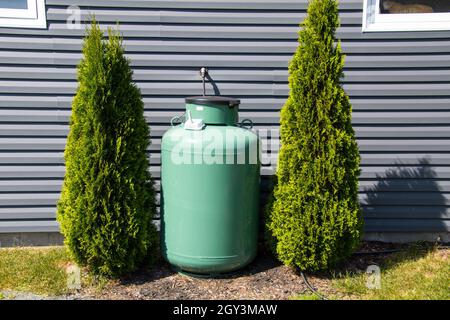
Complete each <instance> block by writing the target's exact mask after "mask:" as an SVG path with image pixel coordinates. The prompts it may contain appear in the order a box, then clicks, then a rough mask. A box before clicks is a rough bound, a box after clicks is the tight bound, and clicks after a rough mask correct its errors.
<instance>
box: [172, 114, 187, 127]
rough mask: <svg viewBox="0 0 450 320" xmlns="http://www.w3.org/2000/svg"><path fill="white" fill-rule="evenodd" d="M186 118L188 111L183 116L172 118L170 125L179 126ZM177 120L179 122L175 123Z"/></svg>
mask: <svg viewBox="0 0 450 320" xmlns="http://www.w3.org/2000/svg"><path fill="white" fill-rule="evenodd" d="M183 119H184V120H185V119H186V113H183V114H182V115H181V116H175V117H173V118H172V119H170V125H171V126H172V127H176V126H179V125H180V124H182V123H183V122H184V120H183ZM175 121H176V122H177V123H175Z"/></svg>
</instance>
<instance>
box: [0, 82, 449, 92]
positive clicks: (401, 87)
mask: <svg viewBox="0 0 450 320" xmlns="http://www.w3.org/2000/svg"><path fill="white" fill-rule="evenodd" d="M138 86H139V88H140V89H141V92H142V94H143V95H152V96H158V95H162V96H164V95H178V96H190V95H198V94H200V93H201V84H200V83H195V82H192V83H186V82H140V83H138ZM218 86H219V87H220V93H221V94H222V95H226V96H287V95H288V94H289V89H288V86H287V85H285V84H276V83H251V82H245V83H228V82H226V83H220V84H218ZM76 87H77V83H76V82H75V81H70V82H69V81H0V93H8V94H18V93H23V94H33V93H36V92H40V93H42V94H52V93H53V94H67V95H69V94H73V93H74V92H75V89H76ZM344 89H345V90H346V91H347V93H348V94H349V95H350V96H368V95H372V96H416V95H417V96H445V95H447V94H448V93H449V92H450V83H448V84H447V83H442V84H436V83H431V84H428V83H421V84H416V83H414V84H412V83H409V84H345V85H344ZM206 94H207V95H214V90H213V88H212V86H208V87H207V89H206Z"/></svg>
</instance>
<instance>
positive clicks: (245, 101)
mask: <svg viewBox="0 0 450 320" xmlns="http://www.w3.org/2000/svg"><path fill="white" fill-rule="evenodd" d="M195 73H196V74H197V71H195ZM239 98H240V99H241V105H240V107H239V108H240V109H241V110H257V111H261V110H279V109H280V108H281V107H282V106H283V105H284V103H285V101H286V98H284V97H283V98H275V97H266V98H258V97H251V98H250V97H242V96H239ZM143 101H144V104H145V108H146V109H160V110H170V112H174V111H173V110H175V109H178V110H183V109H184V98H182V97H178V98H177V97H173V96H172V97H158V96H155V97H151V96H150V97H146V96H144V97H143ZM351 102H352V105H353V110H354V111H384V110H389V111H408V112H411V111H425V112H423V113H422V114H421V115H419V118H421V117H422V116H423V115H425V114H427V113H429V112H430V111H434V110H442V111H450V98H440V97H426V98H424V97H415V98H414V99H413V98H407V97H390V98H379V97H371V98H367V97H366V98H361V97H352V98H351ZM71 103H72V97H71V96H50V95H48V96H38V95H29V96H25V95H5V94H0V108H28V109H39V110H45V109H70V107H71ZM430 113H431V112H430ZM431 114H433V113H431ZM353 118H355V114H354V115H353ZM427 118H429V117H427ZM419 121H420V120H419Z"/></svg>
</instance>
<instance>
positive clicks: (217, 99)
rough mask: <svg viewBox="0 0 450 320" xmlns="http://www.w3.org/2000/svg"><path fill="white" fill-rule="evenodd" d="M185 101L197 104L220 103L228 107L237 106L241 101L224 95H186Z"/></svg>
mask: <svg viewBox="0 0 450 320" xmlns="http://www.w3.org/2000/svg"><path fill="white" fill-rule="evenodd" d="M186 103H191V104H199V105H210V104H220V105H225V106H228V107H235V106H238V105H239V104H240V103H241V101H240V100H239V99H236V98H230V97H224V96H194V97H187V98H186Z"/></svg>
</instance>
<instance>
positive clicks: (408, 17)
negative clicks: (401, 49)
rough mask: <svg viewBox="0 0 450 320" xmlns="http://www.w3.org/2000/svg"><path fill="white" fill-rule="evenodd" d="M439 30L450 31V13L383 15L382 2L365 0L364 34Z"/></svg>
mask: <svg viewBox="0 0 450 320" xmlns="http://www.w3.org/2000/svg"><path fill="white" fill-rule="evenodd" d="M439 30H450V12H449V13H407V14H392V13H390V14H381V13H380V0H364V9H363V24H362V31H363V32H388V31H439Z"/></svg>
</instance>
